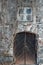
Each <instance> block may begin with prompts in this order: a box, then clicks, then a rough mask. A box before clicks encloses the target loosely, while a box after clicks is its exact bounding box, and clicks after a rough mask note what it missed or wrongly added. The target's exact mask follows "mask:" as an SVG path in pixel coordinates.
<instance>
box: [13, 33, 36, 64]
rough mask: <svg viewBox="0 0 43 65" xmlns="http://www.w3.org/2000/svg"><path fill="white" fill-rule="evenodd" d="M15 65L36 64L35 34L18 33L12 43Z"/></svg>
mask: <svg viewBox="0 0 43 65" xmlns="http://www.w3.org/2000/svg"><path fill="white" fill-rule="evenodd" d="M14 55H15V58H16V62H15V64H25V65H26V64H36V63H37V39H36V34H34V33H30V32H19V33H17V34H16V37H15V41H14Z"/></svg>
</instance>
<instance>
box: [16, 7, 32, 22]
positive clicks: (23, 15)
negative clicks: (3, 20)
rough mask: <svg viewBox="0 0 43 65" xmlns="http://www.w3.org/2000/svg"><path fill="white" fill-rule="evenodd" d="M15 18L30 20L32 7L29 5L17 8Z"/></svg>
mask: <svg viewBox="0 0 43 65" xmlns="http://www.w3.org/2000/svg"><path fill="white" fill-rule="evenodd" d="M17 20H18V21H29V22H31V21H32V8H30V7H24V8H23V7H22V8H19V10H18V14H17Z"/></svg>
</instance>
